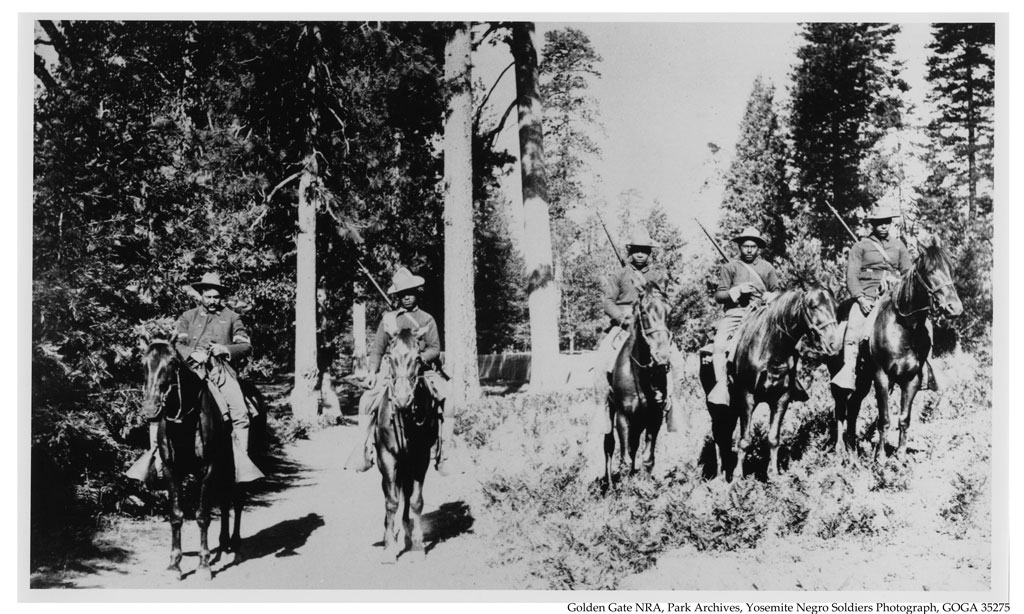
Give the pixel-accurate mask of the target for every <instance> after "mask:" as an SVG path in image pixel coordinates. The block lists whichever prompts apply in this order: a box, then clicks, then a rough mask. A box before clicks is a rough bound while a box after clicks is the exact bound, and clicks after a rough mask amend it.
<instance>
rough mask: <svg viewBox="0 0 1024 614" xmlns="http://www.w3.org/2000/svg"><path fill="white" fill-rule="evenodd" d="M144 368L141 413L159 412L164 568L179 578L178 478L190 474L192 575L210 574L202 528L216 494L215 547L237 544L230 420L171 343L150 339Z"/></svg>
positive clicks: (239, 501) (238, 499)
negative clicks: (194, 493)
mask: <svg viewBox="0 0 1024 614" xmlns="http://www.w3.org/2000/svg"><path fill="white" fill-rule="evenodd" d="M142 362H143V366H144V367H145V370H146V385H145V389H144V390H143V401H142V403H143V412H144V414H145V415H149V416H152V415H156V414H157V413H159V416H160V417H159V421H158V430H157V453H158V454H159V460H160V462H161V463H162V464H163V475H164V477H165V478H166V480H167V490H168V495H169V496H168V499H169V505H170V521H171V563H170V565H169V566H168V570H170V571H171V572H173V573H174V574H175V575H176V576H177V577H178V579H181V577H182V573H181V557H182V552H181V525H182V521H183V519H184V514H183V512H182V495H183V489H182V482H183V480H184V478H185V477H186V476H187V475H190V474H191V475H195V476H196V478H197V479H198V482H199V504H198V507H197V509H196V522H197V523H198V524H199V567H198V569H197V570H196V575H197V576H198V577H200V578H203V579H207V580H209V579H211V578H212V577H213V574H212V572H211V571H210V549H209V546H208V543H207V530H208V528H209V526H210V510H211V508H212V506H213V500H214V498H215V497H216V498H217V499H219V503H220V518H221V529H220V551H221V552H237V551H238V548H239V546H240V544H241V537H240V531H241V520H242V506H243V503H244V501H243V492H242V491H243V489H242V488H240V487H237V486H236V484H235V469H234V459H233V458H232V455H231V424H230V422H229V421H227V420H225V419H224V418H223V416H222V415H221V412H220V409H219V408H218V406H217V402H216V401H215V400H214V399H213V398H212V396H211V395H210V393H209V391H208V389H207V384H206V382H204V381H203V380H201V379H200V378H199V376H198V375H196V374H195V372H193V371H192V369H190V368H188V366H187V365H186V364H185V361H183V360H182V359H181V357H180V356H178V352H177V351H176V350H175V349H174V347H173V346H172V345H171V343H170V342H169V341H167V340H164V339H155V340H153V342H152V343H150V344H149V346H148V348H147V349H146V350H145V353H144V354H143V356H142ZM232 506H233V507H234V511H235V522H234V530H233V532H231V533H230V534H229V511H230V508H231V507H232Z"/></svg>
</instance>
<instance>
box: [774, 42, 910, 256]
mask: <svg viewBox="0 0 1024 614" xmlns="http://www.w3.org/2000/svg"><path fill="white" fill-rule="evenodd" d="M899 29H900V28H899V26H898V25H894V24H876V23H809V24H803V31H802V36H803V38H804V41H805V42H804V44H803V46H802V47H801V48H800V49H799V50H798V51H797V58H798V59H799V63H798V64H797V66H796V68H795V70H794V72H793V75H792V77H793V90H792V93H791V98H792V110H791V114H790V125H791V134H792V141H793V164H794V166H795V169H796V176H795V179H796V192H795V196H796V198H797V199H798V200H799V201H800V202H801V203H802V204H803V206H804V207H805V208H806V211H805V213H806V215H807V220H806V221H807V225H808V226H809V228H810V230H811V232H812V234H814V235H815V236H818V237H820V238H821V240H822V243H823V245H824V247H825V250H826V251H827V252H829V253H836V252H838V251H840V249H841V247H842V246H843V245H844V244H847V243H848V242H849V237H848V236H847V234H846V232H845V231H844V230H843V228H842V226H841V224H840V223H839V221H838V220H835V219H834V217H833V216H832V214H831V213H830V212H829V211H828V208H827V207H826V203H828V204H831V205H832V206H833V207H835V208H836V209H837V210H838V211H839V213H840V215H842V216H843V217H844V218H845V220H846V222H847V223H848V224H849V225H850V226H855V225H856V222H857V221H858V220H859V219H860V217H861V216H862V215H863V212H864V211H866V210H867V209H868V208H869V207H870V206H871V205H872V204H873V203H872V198H871V194H870V193H869V192H868V190H867V189H866V186H865V181H864V178H863V176H862V173H861V163H862V161H863V160H864V158H865V157H866V156H867V154H868V152H869V151H870V150H871V148H872V147H873V146H874V144H875V143H876V142H877V141H878V139H879V138H880V137H881V136H882V135H883V134H885V132H886V131H887V130H888V129H889V128H891V127H893V126H899V125H900V124H901V122H902V108H903V103H902V100H901V98H900V94H901V92H903V91H905V90H906V89H907V85H906V83H905V82H904V81H903V80H902V79H901V78H900V77H899V72H900V69H901V67H902V63H901V62H899V61H895V60H893V51H894V36H895V34H896V33H897V32H899Z"/></svg>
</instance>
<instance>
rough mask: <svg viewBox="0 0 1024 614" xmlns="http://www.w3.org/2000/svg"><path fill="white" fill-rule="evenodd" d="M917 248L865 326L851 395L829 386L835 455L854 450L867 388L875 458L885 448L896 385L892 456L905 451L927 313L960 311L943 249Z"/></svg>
mask: <svg viewBox="0 0 1024 614" xmlns="http://www.w3.org/2000/svg"><path fill="white" fill-rule="evenodd" d="M920 245H921V253H920V254H919V255H918V257H917V259H916V260H915V261H914V266H913V267H911V269H910V270H909V271H907V272H906V273H905V274H903V276H902V277H901V278H900V280H899V281H898V282H897V283H896V285H895V286H893V288H892V289H891V290H890V291H889V292H887V293H884V294H883V295H882V297H881V298H880V299H879V302H878V306H877V308H876V312H877V315H876V317H875V319H874V322H873V325H872V321H871V320H870V319H869V320H868V322H867V323H866V325H865V326H869V325H870V326H871V328H870V332H869V333H868V334H867V339H866V340H863V341H861V344H860V352H859V354H858V357H857V367H856V370H855V373H856V379H855V384H854V390H853V392H849V391H847V390H844V389H842V388H839V387H838V386H832V397H833V398H834V399H835V403H836V404H835V415H834V418H835V449H836V452H839V453H845V452H846V450H847V449H850V450H856V449H857V443H856V440H857V414H858V413H859V412H860V404H861V401H863V400H864V397H865V396H867V393H868V390H869V389H870V388H871V384H872V383H874V385H875V398H876V399H877V401H878V419H877V421H876V427H877V430H878V442H877V443H876V444H875V459H876V460H877V459H878V458H879V456H880V455H881V454H882V452H883V451H884V449H885V442H886V436H885V430H886V426H887V425H888V422H889V395H890V394H891V393H892V390H893V388H894V387H895V386H896V385H899V387H900V391H901V394H900V423H899V426H900V439H899V445H898V447H897V448H896V455H897V456H898V455H900V454H902V453H903V452H905V451H906V447H907V429H908V428H909V427H910V409H911V406H912V404H913V402H914V396H915V395H916V394H917V391H918V390H919V389H920V388H921V373H922V367H923V365H924V363H925V361H927V360H928V354H929V352H930V351H931V345H932V340H931V335H930V334H929V332H928V327H927V325H926V323H925V322H926V320H927V318H928V315H929V314H930V313H931V312H932V311H942V312H944V313H945V314H946V315H949V316H958V315H960V313H961V312H962V311H963V305H962V304H961V303H960V297H959V296H957V293H956V289H955V287H954V286H953V276H952V275H951V273H950V271H951V270H952V267H951V266H950V261H949V255H948V254H947V253H946V252H945V250H944V249H942V246H941V245H940V244H939V240H938V238H930V239H928V240H927V241H925V242H923V243H921V244H920ZM856 308H857V306H856V305H853V301H852V300H851V301H846V302H844V303H843V305H842V307H841V309H840V317H841V318H843V319H846V318H848V317H849V310H850V309H856ZM866 332H867V331H866ZM842 360H843V357H842V353H840V354H839V355H838V356H836V357H835V358H833V359H832V360H831V361H830V362H829V371H831V372H832V374H833V375H835V373H836V372H838V371H839V369H840V368H842ZM844 421H845V422H846V424H845V428H844V424H843V422H844Z"/></svg>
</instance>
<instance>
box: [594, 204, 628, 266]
mask: <svg viewBox="0 0 1024 614" xmlns="http://www.w3.org/2000/svg"><path fill="white" fill-rule="evenodd" d="M594 213H596V214H597V221H598V222H601V228H603V229H604V236H606V237H608V242H609V243H611V246H612V251H613V252H615V257H616V258H617V259H618V261H619V266H626V261H625V259H623V257H622V256H621V255H620V254H619V248H618V247H615V239H612V233H610V232H608V227H607V226H605V225H604V218H602V217H601V212H600V211H598V210H597V209H596V208H595V209H594Z"/></svg>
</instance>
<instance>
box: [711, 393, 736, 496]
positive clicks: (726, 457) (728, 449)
mask: <svg viewBox="0 0 1024 614" xmlns="http://www.w3.org/2000/svg"><path fill="white" fill-rule="evenodd" d="M714 407H715V408H716V411H717V413H714V414H712V415H711V437H712V439H714V440H715V460H716V461H717V462H718V475H719V477H721V478H722V479H723V480H728V479H729V473H728V468H727V467H726V463H729V462H731V461H732V457H733V453H732V436H733V433H735V432H736V421H737V419H738V418H739V415H738V414H737V412H736V411H735V409H734V405H730V406H728V407H723V406H721V405H716V406H714Z"/></svg>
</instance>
